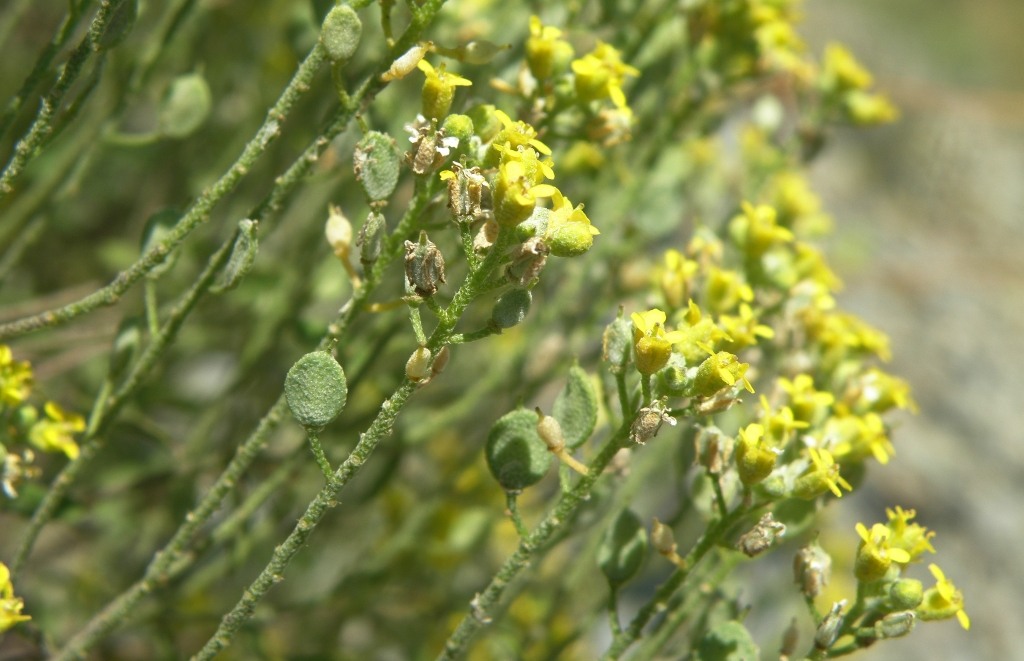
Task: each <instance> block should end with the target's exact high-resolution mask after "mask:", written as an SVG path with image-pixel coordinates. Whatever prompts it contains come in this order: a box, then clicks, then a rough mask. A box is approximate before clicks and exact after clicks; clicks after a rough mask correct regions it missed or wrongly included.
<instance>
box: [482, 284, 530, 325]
mask: <svg viewBox="0 0 1024 661" xmlns="http://www.w3.org/2000/svg"><path fill="white" fill-rule="evenodd" d="M532 301H533V294H532V293H530V290H529V289H518V288H517V289H510V290H508V291H507V292H505V293H504V294H502V295H501V298H499V299H498V300H497V301H496V302H495V303H494V309H493V310H491V321H493V322H494V325H495V326H497V327H498V328H512V327H513V326H518V325H519V324H521V323H523V319H525V318H526V315H527V314H528V313H529V312H530V303H531V302H532Z"/></svg>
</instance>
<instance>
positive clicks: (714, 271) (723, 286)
mask: <svg viewBox="0 0 1024 661" xmlns="http://www.w3.org/2000/svg"><path fill="white" fill-rule="evenodd" d="M753 300H754V290H753V289H752V288H751V286H750V285H748V284H747V283H746V282H744V281H743V278H742V277H741V276H740V274H739V273H737V272H736V271H733V270H731V269H722V268H719V267H717V266H712V267H710V268H708V269H707V276H706V278H705V281H704V305H705V306H706V307H707V308H708V309H709V310H711V311H712V312H716V313H719V314H721V313H724V312H731V311H733V310H735V309H736V306H737V305H739V304H740V302H741V301H742V302H745V303H749V302H750V301H753Z"/></svg>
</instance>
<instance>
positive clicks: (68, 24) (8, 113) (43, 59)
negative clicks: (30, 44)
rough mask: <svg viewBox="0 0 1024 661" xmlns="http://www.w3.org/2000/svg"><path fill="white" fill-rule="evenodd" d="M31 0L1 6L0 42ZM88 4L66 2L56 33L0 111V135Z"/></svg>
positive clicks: (41, 76) (12, 119) (83, 13)
mask: <svg viewBox="0 0 1024 661" xmlns="http://www.w3.org/2000/svg"><path fill="white" fill-rule="evenodd" d="M30 4H31V0H19V2H18V4H17V5H16V6H15V7H10V8H8V9H5V10H4V19H3V20H4V24H3V27H0V43H2V42H4V41H6V40H7V34H6V33H7V32H8V31H10V29H11V27H12V26H13V24H14V23H15V22H16V21H17V20H18V19H19V17H20V15H21V14H22V13H24V10H25V8H26V7H27V6H29V5H30ZM87 4H88V0H86V2H82V3H81V6H77V5H76V3H75V2H70V3H68V13H67V14H66V15H65V16H64V20H63V21H61V24H60V27H58V28H57V32H56V34H54V36H53V39H51V40H50V43H48V44H47V45H46V47H45V48H44V49H43V52H42V53H40V54H39V57H38V58H36V62H35V64H34V65H33V66H32V71H30V72H29V74H28V76H26V77H25V80H24V81H23V82H22V83H21V87H20V88H19V89H18V91H17V92H16V93H15V95H14V96H12V97H11V98H10V100H8V102H7V106H6V107H5V108H4V110H3V113H2V114H0V138H2V137H3V136H4V134H5V133H6V132H7V129H8V128H10V126H11V122H13V121H14V118H15V116H17V114H18V111H19V110H21V106H22V104H24V103H25V99H27V98H28V97H29V95H30V94H32V91H33V90H34V89H35V88H36V87H37V86H38V85H39V83H40V82H42V81H43V79H44V78H45V77H46V74H47V72H48V71H49V69H50V65H51V64H52V63H53V59H54V58H55V57H56V56H57V53H59V52H60V49H61V48H63V47H64V44H66V43H67V40H68V39H69V38H70V37H71V35H72V34H74V33H75V30H76V29H77V28H78V24H79V23H80V22H81V20H82V17H83V16H84V15H85V7H86V5H87Z"/></svg>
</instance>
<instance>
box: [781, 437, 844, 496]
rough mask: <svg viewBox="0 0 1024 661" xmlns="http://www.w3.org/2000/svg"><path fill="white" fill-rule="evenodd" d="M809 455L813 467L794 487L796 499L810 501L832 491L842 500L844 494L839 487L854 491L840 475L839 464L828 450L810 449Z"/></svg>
mask: <svg viewBox="0 0 1024 661" xmlns="http://www.w3.org/2000/svg"><path fill="white" fill-rule="evenodd" d="M807 455H808V456H809V457H810V459H811V466H810V467H809V468H808V470H807V472H806V473H804V474H803V475H801V476H800V477H799V478H797V480H796V483H795V484H794V485H793V495H794V496H795V497H797V498H803V499H804V500H810V499H812V498H817V497H818V496H820V495H821V494H823V493H825V492H826V491H831V492H832V494H833V495H834V496H835V497H836V498H842V497H843V492H842V491H841V490H840V488H839V487H842V488H843V489H846V490H847V491H853V487H852V486H851V485H850V483H849V482H847V481H846V480H844V479H843V477H842V476H841V475H840V474H839V464H837V463H836V460H835V459H834V458H833V457H832V454H831V453H830V452H829V451H828V450H826V449H825V448H820V449H819V448H808V449H807Z"/></svg>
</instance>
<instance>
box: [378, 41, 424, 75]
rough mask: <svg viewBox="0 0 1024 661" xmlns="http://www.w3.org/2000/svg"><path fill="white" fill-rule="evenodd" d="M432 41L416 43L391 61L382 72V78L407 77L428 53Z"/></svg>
mask: <svg viewBox="0 0 1024 661" xmlns="http://www.w3.org/2000/svg"><path fill="white" fill-rule="evenodd" d="M430 45H431V44H430V42H425V43H422V44H416V45H415V46H413V47H412V48H410V49H409V50H407V51H405V52H404V53H402V54H401V55H399V56H398V59H397V60H395V61H394V62H392V63H391V66H390V67H389V68H388V70H387V71H385V72H384V73H383V74H381V77H380V79H381V80H383V81H384V82H389V81H392V80H399V79H401V78H405V77H406V76H408V75H409V74H410V73H412V72H413V70H414V69H415V68H416V65H417V64H419V62H420V60H422V59H423V57H424V56H425V55H426V54H427V51H428V50H429V47H430Z"/></svg>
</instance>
